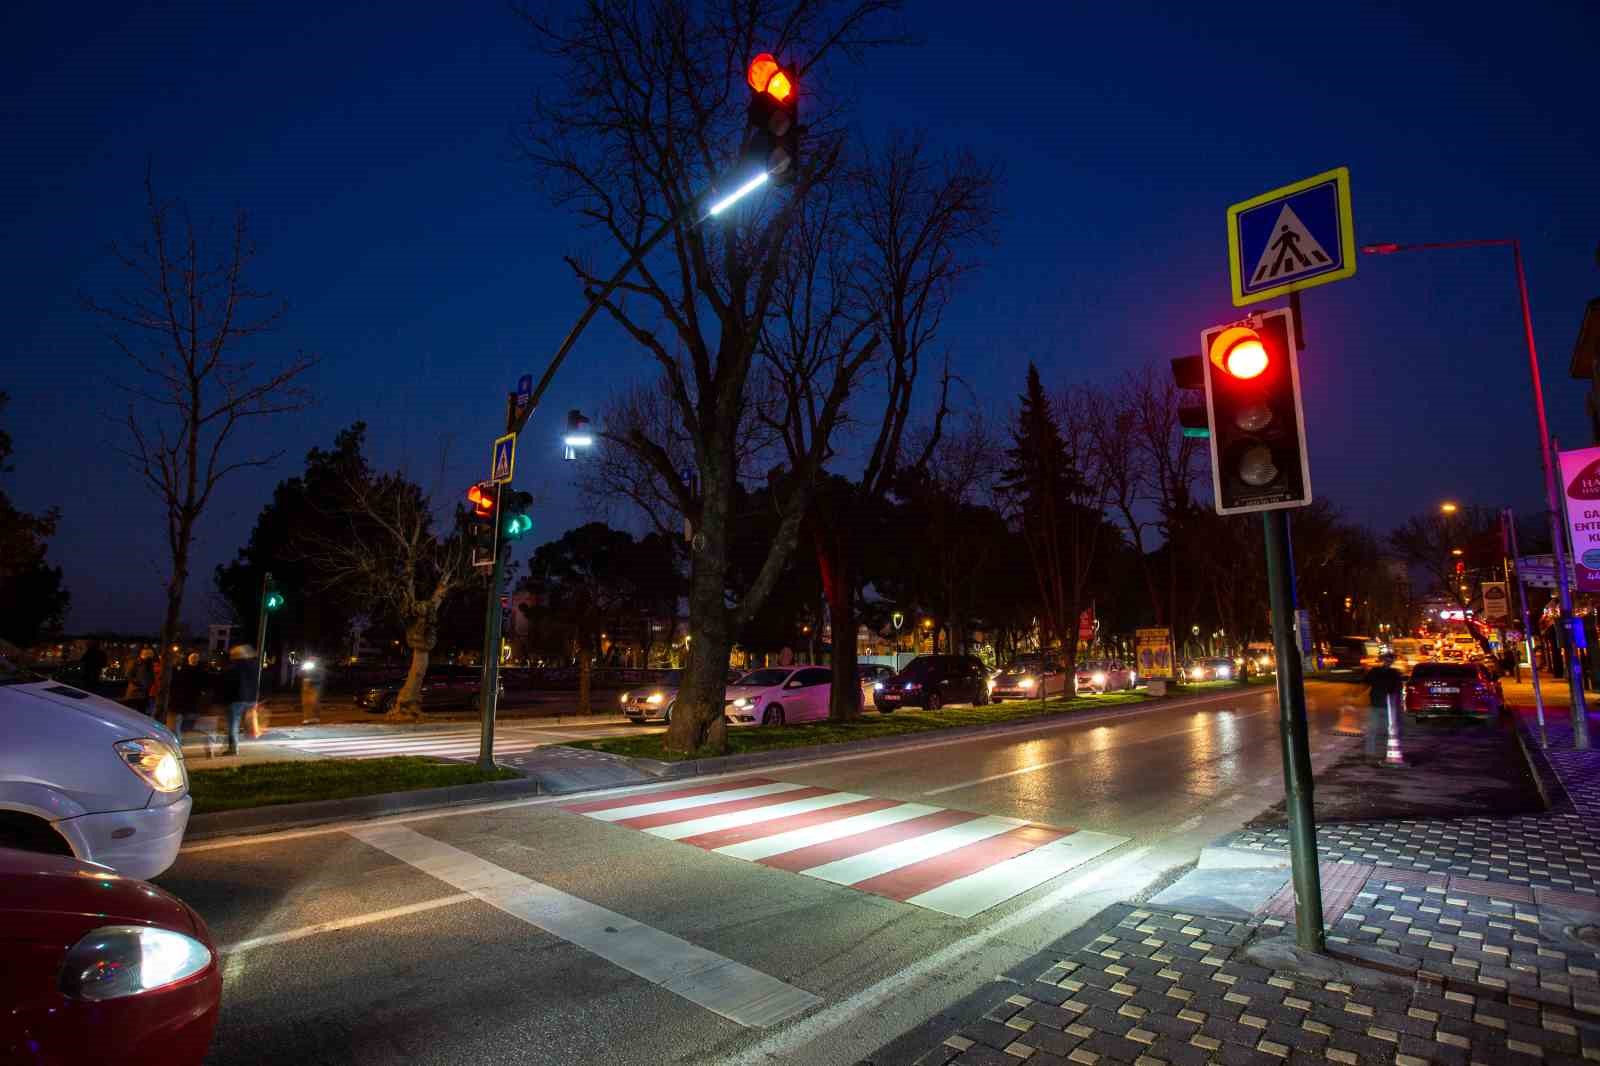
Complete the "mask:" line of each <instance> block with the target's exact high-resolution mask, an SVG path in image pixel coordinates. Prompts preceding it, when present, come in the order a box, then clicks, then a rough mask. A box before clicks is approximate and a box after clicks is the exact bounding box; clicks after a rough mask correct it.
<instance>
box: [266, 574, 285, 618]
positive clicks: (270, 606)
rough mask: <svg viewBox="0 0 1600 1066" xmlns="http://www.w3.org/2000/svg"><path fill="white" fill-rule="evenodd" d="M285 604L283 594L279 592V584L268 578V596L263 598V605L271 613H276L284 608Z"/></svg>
mask: <svg viewBox="0 0 1600 1066" xmlns="http://www.w3.org/2000/svg"><path fill="white" fill-rule="evenodd" d="M285 602H286V601H285V600H284V598H283V593H282V592H279V591H278V583H277V582H276V581H274V580H272V578H270V577H269V578H267V592H266V595H265V596H263V597H262V600H261V605H262V606H263V607H265V608H266V609H267V610H269V611H276V610H277V609H278V608H280V607H282V606H283V605H284V603H285Z"/></svg>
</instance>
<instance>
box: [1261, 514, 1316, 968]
mask: <svg viewBox="0 0 1600 1066" xmlns="http://www.w3.org/2000/svg"><path fill="white" fill-rule="evenodd" d="M1261 524H1262V527H1263V529H1264V530H1265V531H1266V539H1267V590H1268V594H1269V596H1270V600H1271V606H1272V646H1273V649H1274V651H1275V652H1276V654H1277V656H1278V733H1279V737H1280V739H1281V740H1282V742H1283V790H1284V799H1285V804H1284V805H1285V807H1286V809H1287V811H1288V814H1289V859H1290V862H1291V864H1292V866H1293V870H1294V898H1295V937H1296V939H1297V940H1298V942H1299V944H1300V946H1301V947H1302V948H1304V949H1305V950H1307V951H1316V952H1322V951H1325V950H1326V948H1327V943H1326V940H1325V936H1324V933H1323V928H1322V876H1321V874H1320V872H1319V871H1318V869H1317V825H1316V814H1315V812H1314V810H1313V809H1312V803H1311V795H1312V776H1311V744H1310V738H1309V736H1308V730H1307V728H1306V687H1305V678H1304V675H1303V674H1302V673H1301V669H1300V657H1299V655H1298V654H1296V648H1295V643H1294V620H1295V600H1294V558H1293V556H1292V555H1291V554H1290V548H1289V512H1288V511H1286V510H1277V511H1263V512H1262V513H1261Z"/></svg>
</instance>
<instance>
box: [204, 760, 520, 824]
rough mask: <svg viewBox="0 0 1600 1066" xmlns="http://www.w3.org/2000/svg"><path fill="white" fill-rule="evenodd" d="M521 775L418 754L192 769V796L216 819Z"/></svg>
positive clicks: (503, 768)
mask: <svg viewBox="0 0 1600 1066" xmlns="http://www.w3.org/2000/svg"><path fill="white" fill-rule="evenodd" d="M520 776H521V775H520V774H518V773H517V772H516V771H515V770H511V769H508V768H506V767H503V766H502V767H496V768H495V769H494V770H493V771H490V772H485V771H483V770H480V769H478V768H477V767H476V766H474V765H473V764H471V763H458V762H439V761H437V760H435V759H427V758H422V757H420V756H416V755H398V756H393V757H391V758H385V759H296V760H293V761H290V762H260V763H246V764H244V765H242V766H231V767H228V768H226V769H221V770H191V771H190V772H189V794H190V795H191V796H192V797H193V798H194V813H195V814H210V813H212V812H214V811H234V810H240V809H242V808H245V807H271V806H275V805H277V804H280V803H304V802H307V801H310V800H331V799H349V798H351V797H352V796H376V795H379V794H381V793H384V792H410V791H412V790H414V789H419V788H446V787H449V786H451V785H474V784H477V783H479V782H481V781H504V780H506V779H508V778H513V777H520Z"/></svg>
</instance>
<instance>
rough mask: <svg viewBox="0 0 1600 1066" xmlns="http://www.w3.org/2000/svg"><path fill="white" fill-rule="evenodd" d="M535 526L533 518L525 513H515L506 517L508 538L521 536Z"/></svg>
mask: <svg viewBox="0 0 1600 1066" xmlns="http://www.w3.org/2000/svg"><path fill="white" fill-rule="evenodd" d="M532 528H533V519H532V518H530V517H528V516H527V515H525V514H514V515H512V516H511V517H509V518H507V519H506V538H507V539H511V538H515V537H520V536H522V535H523V534H524V533H526V532H528V531H529V530H531V529H532Z"/></svg>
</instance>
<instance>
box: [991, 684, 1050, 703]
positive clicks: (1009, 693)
mask: <svg viewBox="0 0 1600 1066" xmlns="http://www.w3.org/2000/svg"><path fill="white" fill-rule="evenodd" d="M1042 695H1044V689H1042V688H1040V687H1039V686H1038V685H1030V686H1029V687H1027V688H1023V687H1021V686H1020V685H996V686H995V687H994V688H992V689H990V690H989V697H990V698H991V699H997V700H1034V699H1038V698H1039V697H1040V696H1042Z"/></svg>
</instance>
